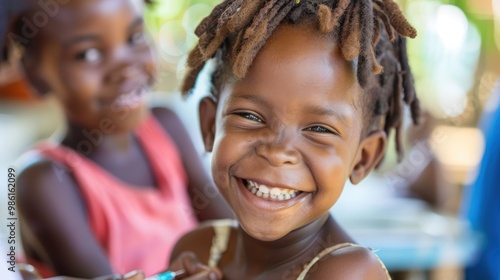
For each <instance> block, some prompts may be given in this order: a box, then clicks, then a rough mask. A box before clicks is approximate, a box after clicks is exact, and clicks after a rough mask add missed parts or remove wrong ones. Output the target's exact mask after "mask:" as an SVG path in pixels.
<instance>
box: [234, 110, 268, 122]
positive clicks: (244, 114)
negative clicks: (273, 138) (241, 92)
mask: <svg viewBox="0 0 500 280" xmlns="http://www.w3.org/2000/svg"><path fill="white" fill-rule="evenodd" d="M235 114H236V115H238V116H241V117H244V118H245V119H249V120H251V121H256V122H260V123H262V122H263V121H262V120H261V119H260V118H259V117H257V116H256V115H254V114H252V113H247V112H238V113H235Z"/></svg>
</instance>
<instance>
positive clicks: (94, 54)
mask: <svg viewBox="0 0 500 280" xmlns="http://www.w3.org/2000/svg"><path fill="white" fill-rule="evenodd" d="M101 56H102V55H101V52H100V51H99V50H98V49H96V48H90V49H87V50H85V51H83V52H80V53H78V54H77V55H76V59H77V60H84V61H86V62H91V63H94V62H98V61H99V60H100V59H101Z"/></svg>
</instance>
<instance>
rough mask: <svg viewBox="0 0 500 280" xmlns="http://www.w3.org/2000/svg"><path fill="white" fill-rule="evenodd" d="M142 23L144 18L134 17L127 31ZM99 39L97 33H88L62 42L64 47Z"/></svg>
mask: <svg viewBox="0 0 500 280" xmlns="http://www.w3.org/2000/svg"><path fill="white" fill-rule="evenodd" d="M143 23H144V19H143V18H142V17H138V18H136V19H135V20H134V21H133V22H132V23H131V24H130V26H129V27H128V30H129V31H131V30H134V29H135V28H137V27H138V26H140V25H142V24H143ZM99 40H100V38H99V36H98V35H92V34H90V35H82V36H78V37H74V38H71V39H69V40H67V41H66V42H63V47H64V48H69V47H71V46H72V45H74V44H78V43H81V42H86V41H99Z"/></svg>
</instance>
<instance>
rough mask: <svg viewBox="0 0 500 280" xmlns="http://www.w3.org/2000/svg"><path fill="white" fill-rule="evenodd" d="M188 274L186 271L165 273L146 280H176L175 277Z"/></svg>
mask: <svg viewBox="0 0 500 280" xmlns="http://www.w3.org/2000/svg"><path fill="white" fill-rule="evenodd" d="M184 272H186V271H185V270H184V269H181V270H177V271H170V270H169V271H165V272H163V273H160V274H156V275H153V276H151V277H148V278H146V280H174V279H175V277H177V276H179V275H181V274H183V273H184Z"/></svg>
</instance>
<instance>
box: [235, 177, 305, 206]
mask: <svg viewBox="0 0 500 280" xmlns="http://www.w3.org/2000/svg"><path fill="white" fill-rule="evenodd" d="M242 181H243V184H244V185H245V187H246V188H247V189H248V190H249V191H250V193H252V194H253V195H255V196H257V197H259V198H263V199H266V200H270V201H286V200H290V199H292V198H294V197H296V196H298V195H300V194H301V193H302V192H301V191H297V190H291V189H283V188H277V187H269V186H266V185H262V184H258V183H256V182H254V181H251V180H245V179H242Z"/></svg>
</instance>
